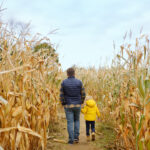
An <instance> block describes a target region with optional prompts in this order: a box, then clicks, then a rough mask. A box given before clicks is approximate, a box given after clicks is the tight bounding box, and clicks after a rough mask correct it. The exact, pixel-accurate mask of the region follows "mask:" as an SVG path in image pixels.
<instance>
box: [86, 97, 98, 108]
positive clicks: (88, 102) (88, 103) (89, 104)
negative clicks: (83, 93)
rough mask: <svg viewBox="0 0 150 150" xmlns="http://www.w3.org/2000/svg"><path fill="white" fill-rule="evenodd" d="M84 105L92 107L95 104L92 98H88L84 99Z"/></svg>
mask: <svg viewBox="0 0 150 150" xmlns="http://www.w3.org/2000/svg"><path fill="white" fill-rule="evenodd" d="M86 105H87V106H89V107H94V106H95V105H96V103H95V101H94V100H93V99H89V100H87V101H86Z"/></svg>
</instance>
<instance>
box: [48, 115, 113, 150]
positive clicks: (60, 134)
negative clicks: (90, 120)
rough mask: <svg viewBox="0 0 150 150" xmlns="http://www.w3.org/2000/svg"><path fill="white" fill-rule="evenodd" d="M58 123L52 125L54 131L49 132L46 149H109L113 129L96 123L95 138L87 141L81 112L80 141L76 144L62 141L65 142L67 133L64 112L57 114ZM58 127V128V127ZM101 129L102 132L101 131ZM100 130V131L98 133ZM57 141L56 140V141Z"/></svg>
mask: <svg viewBox="0 0 150 150" xmlns="http://www.w3.org/2000/svg"><path fill="white" fill-rule="evenodd" d="M59 120H60V121H59V124H57V125H55V126H53V128H56V130H55V132H54V133H52V134H50V139H49V140H48V143H47V149H48V150H111V149H112V148H109V145H110V144H112V140H111V139H114V137H113V136H114V134H112V133H113V131H112V130H111V129H109V128H107V129H105V126H101V127H98V126H99V125H100V124H99V123H96V124H97V127H98V128H99V129H97V131H96V132H97V134H96V140H95V141H94V142H93V141H90V142H87V141H86V134H85V120H84V116H83V115H82V114H81V117H80V142H79V143H78V144H73V145H68V144H65V143H63V142H67V140H68V133H67V125H66V118H65V115H64V113H62V114H61V115H59ZM58 127H59V128H58ZM101 129H102V132H101ZM100 132H101V133H100ZM55 140H56V141H57V140H58V141H57V142H56V141H55Z"/></svg>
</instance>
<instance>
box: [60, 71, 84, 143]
mask: <svg viewBox="0 0 150 150" xmlns="http://www.w3.org/2000/svg"><path fill="white" fill-rule="evenodd" d="M67 76H68V78H67V79H65V80H64V81H63V82H62V83H61V89H60V100H61V104H62V105H63V106H64V109H65V113H66V119H67V130H68V134H69V141H68V143H69V144H73V143H78V142H79V129H80V111H81V104H83V102H84V99H85V91H84V88H83V84H82V82H81V81H80V80H78V79H76V78H75V70H74V69H73V68H69V69H67Z"/></svg>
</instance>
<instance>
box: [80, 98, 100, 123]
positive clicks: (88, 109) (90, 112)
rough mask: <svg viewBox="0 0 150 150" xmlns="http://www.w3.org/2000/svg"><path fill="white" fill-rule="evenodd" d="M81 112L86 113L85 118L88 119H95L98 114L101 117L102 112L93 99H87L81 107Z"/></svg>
mask: <svg viewBox="0 0 150 150" xmlns="http://www.w3.org/2000/svg"><path fill="white" fill-rule="evenodd" d="M81 112H82V113H83V114H84V119H85V120H87V121H95V120H96V115H97V116H98V117H100V112H99V110H98V108H97V106H96V103H95V101H94V100H93V99H89V100H87V101H86V105H85V106H84V108H82V109H81Z"/></svg>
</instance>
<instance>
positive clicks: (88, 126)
mask: <svg viewBox="0 0 150 150" xmlns="http://www.w3.org/2000/svg"><path fill="white" fill-rule="evenodd" d="M90 126H91V127H90ZM90 128H91V131H92V132H95V121H86V135H87V136H89V135H90Z"/></svg>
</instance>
